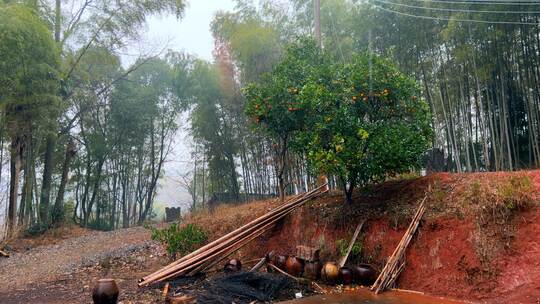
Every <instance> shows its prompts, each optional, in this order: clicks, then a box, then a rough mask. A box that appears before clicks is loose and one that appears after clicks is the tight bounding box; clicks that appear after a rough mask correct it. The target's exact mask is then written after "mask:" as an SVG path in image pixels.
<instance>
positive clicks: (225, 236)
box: [142, 189, 315, 281]
mask: <svg viewBox="0 0 540 304" xmlns="http://www.w3.org/2000/svg"><path fill="white" fill-rule="evenodd" d="M314 190H315V189H314ZM308 193H309V192H308ZM303 195H306V193H304V194H301V195H300V196H303ZM293 199H294V198H291V199H289V200H287V201H286V202H285V203H284V204H283V205H281V206H280V207H278V208H276V209H274V210H272V211H271V212H277V211H278V210H279V209H280V208H283V207H285V206H286V205H288V204H290V203H291V201H292V200H293ZM271 212H269V213H267V214H265V215H263V216H260V217H258V218H256V219H254V220H253V221H251V222H249V223H247V224H246V225H244V226H242V227H240V228H238V229H235V230H233V231H231V232H230V233H228V234H226V235H224V236H222V237H220V238H219V239H217V240H215V241H212V242H210V243H208V244H206V245H204V246H202V247H201V248H199V249H197V250H195V251H193V252H191V253H190V254H187V255H185V256H183V257H181V258H180V259H178V260H176V261H174V262H172V263H170V264H169V265H167V266H165V267H163V268H162V269H160V270H158V271H156V272H154V273H152V274H149V275H147V276H145V277H143V278H142V281H146V280H148V279H149V278H151V277H153V276H154V275H157V274H159V273H162V272H165V271H166V270H167V269H168V268H169V267H173V266H175V265H178V264H180V263H181V262H184V261H186V260H188V259H190V258H192V257H194V256H196V255H197V254H199V253H201V252H204V251H205V250H207V249H209V248H211V247H212V246H215V245H216V244H219V243H220V242H222V241H224V240H226V239H228V238H230V237H233V236H234V235H236V234H238V233H239V232H240V231H242V230H243V229H245V228H247V227H248V226H250V225H252V224H255V223H256V222H257V221H259V220H261V219H263V218H264V217H266V216H267V215H268V214H270V213H271Z"/></svg>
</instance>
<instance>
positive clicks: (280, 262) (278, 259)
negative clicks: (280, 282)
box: [266, 254, 287, 272]
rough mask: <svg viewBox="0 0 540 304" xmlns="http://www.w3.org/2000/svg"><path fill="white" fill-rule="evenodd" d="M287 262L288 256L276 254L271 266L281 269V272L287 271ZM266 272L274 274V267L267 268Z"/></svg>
mask: <svg viewBox="0 0 540 304" xmlns="http://www.w3.org/2000/svg"><path fill="white" fill-rule="evenodd" d="M286 262H287V256H286V255H281V254H276V255H274V256H273V258H272V261H271V262H270V264H272V265H274V266H276V267H277V268H279V269H281V270H285V263H286ZM266 270H267V271H268V272H273V271H274V269H272V267H267V268H266Z"/></svg>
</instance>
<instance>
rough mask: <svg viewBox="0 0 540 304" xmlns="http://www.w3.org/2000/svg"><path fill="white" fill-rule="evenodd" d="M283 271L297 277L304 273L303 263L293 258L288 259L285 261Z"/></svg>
mask: <svg viewBox="0 0 540 304" xmlns="http://www.w3.org/2000/svg"><path fill="white" fill-rule="evenodd" d="M285 271H287V273H288V274H290V275H292V276H295V277H299V276H300V275H301V274H302V272H304V261H302V260H301V259H299V258H297V257H294V256H290V257H288V258H287V260H286V261H285Z"/></svg>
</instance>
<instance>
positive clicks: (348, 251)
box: [339, 220, 366, 268]
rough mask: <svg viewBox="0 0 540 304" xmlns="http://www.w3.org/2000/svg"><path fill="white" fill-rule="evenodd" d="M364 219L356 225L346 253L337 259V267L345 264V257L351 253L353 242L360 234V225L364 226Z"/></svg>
mask: <svg viewBox="0 0 540 304" xmlns="http://www.w3.org/2000/svg"><path fill="white" fill-rule="evenodd" d="M365 222H366V221H365V220H363V221H362V222H361V223H360V224H358V226H356V230H355V231H354V234H353V237H352V239H351V242H350V243H349V248H347V253H345V255H344V256H343V257H342V258H341V260H340V261H339V268H341V267H343V266H345V263H347V259H348V258H349V254H351V250H352V248H353V246H354V243H355V242H356V239H357V238H358V234H360V231H361V230H362V227H363V226H364V223H365Z"/></svg>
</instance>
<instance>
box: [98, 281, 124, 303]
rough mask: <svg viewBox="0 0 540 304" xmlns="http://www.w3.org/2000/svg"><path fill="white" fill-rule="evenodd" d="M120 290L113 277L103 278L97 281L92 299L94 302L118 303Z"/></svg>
mask: <svg viewBox="0 0 540 304" xmlns="http://www.w3.org/2000/svg"><path fill="white" fill-rule="evenodd" d="M119 294H120V291H119V290H118V286H117V285H116V281H115V280H113V279H101V280H99V281H97V283H96V286H94V290H92V300H93V301H94V304H116V303H117V302H118V295H119Z"/></svg>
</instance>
